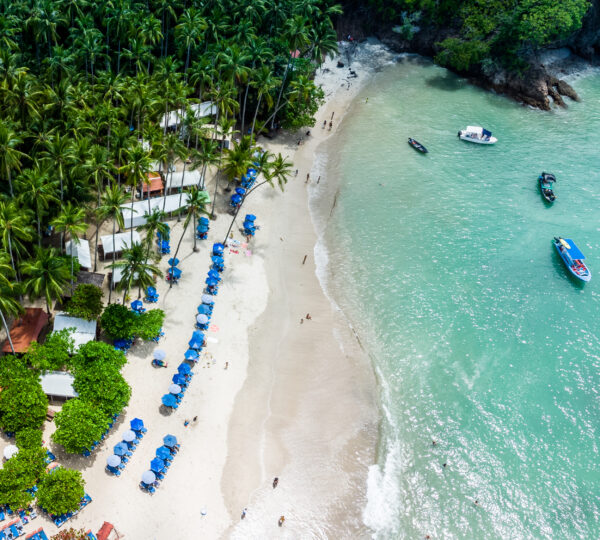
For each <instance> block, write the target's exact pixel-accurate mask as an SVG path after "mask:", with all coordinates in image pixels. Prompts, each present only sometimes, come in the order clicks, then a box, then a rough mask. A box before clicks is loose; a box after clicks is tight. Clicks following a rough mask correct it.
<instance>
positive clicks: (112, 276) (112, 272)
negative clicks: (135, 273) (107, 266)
mask: <svg viewBox="0 0 600 540" xmlns="http://www.w3.org/2000/svg"><path fill="white" fill-rule="evenodd" d="M116 221H117V220H116V219H113V252H112V260H113V265H114V264H115V227H116ZM104 256H105V257H106V253H105V254H104ZM114 286H115V269H114V267H113V268H112V269H111V273H110V285H109V289H108V303H109V305H110V299H111V298H112V292H113V288H114Z"/></svg>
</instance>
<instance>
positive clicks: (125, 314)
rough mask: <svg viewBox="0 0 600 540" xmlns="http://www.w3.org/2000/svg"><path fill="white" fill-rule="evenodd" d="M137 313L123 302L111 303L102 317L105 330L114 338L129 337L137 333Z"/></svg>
mask: <svg viewBox="0 0 600 540" xmlns="http://www.w3.org/2000/svg"><path fill="white" fill-rule="evenodd" d="M136 319H137V315H136V314H135V313H133V312H132V311H129V310H128V309H127V308H126V307H125V306H122V305H121V304H110V305H108V306H107V307H106V309H105V310H104V313H103V314H102V317H101V318H100V324H101V325H102V329H103V330H104V332H105V333H106V334H107V335H108V336H109V337H110V338H112V339H128V338H130V337H133V335H134V333H135V324H136Z"/></svg>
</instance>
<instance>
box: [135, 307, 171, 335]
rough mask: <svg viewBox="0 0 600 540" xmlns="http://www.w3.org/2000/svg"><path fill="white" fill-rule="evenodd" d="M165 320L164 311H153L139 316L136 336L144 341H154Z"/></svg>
mask: <svg viewBox="0 0 600 540" xmlns="http://www.w3.org/2000/svg"><path fill="white" fill-rule="evenodd" d="M164 320H165V312H164V311H163V310H162V309H151V310H150V311H146V313H141V314H140V315H138V316H137V321H136V325H135V335H136V336H138V337H140V338H142V339H144V340H148V339H152V338H155V337H156V336H158V334H159V333H160V329H161V328H162V325H163V322H164Z"/></svg>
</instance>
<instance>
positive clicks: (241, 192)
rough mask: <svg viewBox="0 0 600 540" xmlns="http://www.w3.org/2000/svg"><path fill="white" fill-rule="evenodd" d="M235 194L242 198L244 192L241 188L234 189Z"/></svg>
mask: <svg viewBox="0 0 600 540" xmlns="http://www.w3.org/2000/svg"><path fill="white" fill-rule="evenodd" d="M235 192H236V193H237V194H238V195H240V196H242V197H243V196H244V195H246V190H245V189H244V188H243V187H236V188H235Z"/></svg>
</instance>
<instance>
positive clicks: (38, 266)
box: [21, 247, 72, 315]
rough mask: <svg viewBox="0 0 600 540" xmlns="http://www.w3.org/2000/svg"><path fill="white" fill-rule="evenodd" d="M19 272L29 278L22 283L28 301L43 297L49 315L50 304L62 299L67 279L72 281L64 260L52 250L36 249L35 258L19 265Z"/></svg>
mask: <svg viewBox="0 0 600 540" xmlns="http://www.w3.org/2000/svg"><path fill="white" fill-rule="evenodd" d="M21 271H22V272H23V274H24V275H26V276H29V277H28V278H27V279H26V280H25V282H24V291H25V292H26V293H27V294H28V295H29V298H30V300H35V299H36V298H41V297H43V298H44V300H45V301H46V311H47V312H48V315H50V304H51V303H52V301H53V300H57V299H59V298H62V296H63V294H64V293H65V290H66V287H67V283H68V281H69V278H71V279H72V274H71V273H70V272H69V268H68V267H67V265H66V263H65V260H64V259H63V258H62V257H60V256H59V253H58V251H57V250H56V249H54V248H50V249H44V248H40V247H36V248H35V257H34V258H33V259H30V260H27V261H24V262H23V263H21Z"/></svg>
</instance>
